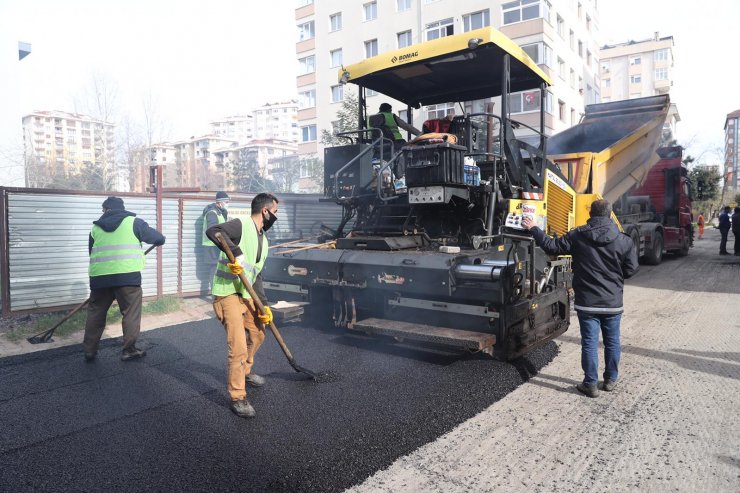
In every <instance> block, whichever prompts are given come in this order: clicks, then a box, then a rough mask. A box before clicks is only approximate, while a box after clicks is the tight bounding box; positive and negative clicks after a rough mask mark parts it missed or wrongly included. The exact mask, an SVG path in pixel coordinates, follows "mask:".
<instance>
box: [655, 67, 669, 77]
mask: <svg viewBox="0 0 740 493" xmlns="http://www.w3.org/2000/svg"><path fill="white" fill-rule="evenodd" d="M655 80H668V69H667V68H656V69H655Z"/></svg>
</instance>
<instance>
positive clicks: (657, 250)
mask: <svg viewBox="0 0 740 493" xmlns="http://www.w3.org/2000/svg"><path fill="white" fill-rule="evenodd" d="M661 260H663V234H662V233H658V232H656V233H655V239H654V240H653V244H652V248H651V249H650V251H648V252H645V263H646V264H648V265H658V264H659V263H660V261H661Z"/></svg>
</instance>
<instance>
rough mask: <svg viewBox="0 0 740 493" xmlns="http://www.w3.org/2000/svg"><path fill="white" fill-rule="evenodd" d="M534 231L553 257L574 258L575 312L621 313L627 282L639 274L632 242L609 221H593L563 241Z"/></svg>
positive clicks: (570, 232)
mask: <svg viewBox="0 0 740 493" xmlns="http://www.w3.org/2000/svg"><path fill="white" fill-rule="evenodd" d="M531 231H532V235H533V236H534V239H535V241H536V242H537V244H538V245H539V246H540V247H542V249H543V250H545V251H546V252H547V253H549V254H550V255H572V256H573V289H574V290H575V292H576V300H575V307H576V310H578V311H583V312H588V313H601V314H611V313H622V311H623V309H622V298H623V289H624V280H625V279H628V278H630V277H632V275H634V274H635V272H637V269H638V267H639V264H638V263H637V252H635V247H634V243H632V238H630V237H629V236H627V235H626V234H624V233H621V232H620V231H619V229H617V225H616V224H614V222H613V221H612V220H611V219H610V218H608V217H594V218H591V219H589V221H588V224H586V225H585V226H581V227H579V228H576V229H574V230H572V231H569V232H568V233H567V234H566V235H565V236H562V237H560V238H551V237H549V236H547V235H546V234H545V233H544V232H543V231H542V230H541V229H539V228H537V227H535V228H532V230H531Z"/></svg>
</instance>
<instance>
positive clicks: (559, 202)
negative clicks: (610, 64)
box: [262, 28, 667, 359]
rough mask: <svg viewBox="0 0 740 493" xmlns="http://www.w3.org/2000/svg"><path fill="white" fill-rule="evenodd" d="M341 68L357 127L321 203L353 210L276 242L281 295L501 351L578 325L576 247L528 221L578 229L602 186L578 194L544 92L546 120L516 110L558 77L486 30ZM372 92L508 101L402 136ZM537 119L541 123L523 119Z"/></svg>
mask: <svg viewBox="0 0 740 493" xmlns="http://www.w3.org/2000/svg"><path fill="white" fill-rule="evenodd" d="M338 78H339V81H340V82H341V83H349V84H355V85H356V86H357V89H358V96H359V97H358V101H359V108H358V113H359V117H358V129H357V130H355V131H350V132H342V133H340V134H337V135H338V137H341V138H343V139H345V142H346V143H345V144H343V145H339V146H333V147H327V148H326V149H325V150H324V171H325V174H324V195H325V197H326V198H325V199H324V200H331V201H334V202H336V203H337V204H339V205H341V207H342V210H343V216H342V220H341V221H340V223H339V224H337V225H331V231H329V232H328V233H327V235H326V238H323V239H322V241H320V242H319V243H315V244H305V245H302V244H292V245H290V246H289V247H285V248H281V247H278V248H275V249H274V250H273V252H274V253H273V252H271V256H270V258H269V259H268V261H267V263H266V265H265V268H264V270H263V271H262V275H263V280H264V284H263V285H264V287H265V290H266V291H267V293H268V296H269V297H270V298H271V299H281V300H286V301H302V302H306V303H307V305H306V307H305V308H306V312H307V314H308V315H309V316H311V315H312V316H313V317H314V318H316V317H317V318H318V320H319V321H320V323H322V322H323V323H333V324H334V325H336V326H340V327H345V328H347V329H349V330H353V331H357V332H360V333H365V334H370V335H373V336H380V337H386V338H387V337H391V338H394V339H395V340H397V341H402V342H409V343H414V344H418V345H422V346H424V345H432V346H435V347H436V346H442V347H445V348H448V349H455V350H461V351H469V352H483V353H486V354H490V355H493V356H495V357H498V358H502V359H511V358H515V357H517V356H519V355H521V354H524V353H525V352H527V351H530V350H531V349H533V348H535V347H538V346H539V345H541V344H544V343H546V342H547V341H550V340H552V339H553V338H555V337H557V336H558V335H560V334H562V333H563V332H565V331H566V330H567V328H568V326H569V323H570V305H571V294H572V289H571V268H570V258H569V257H562V258H554V257H550V256H548V255H547V254H546V253H545V252H544V251H543V250H542V249H540V248H539V247H538V246H537V245H536V244H535V242H534V241H533V239H532V237H531V235H529V234H528V232H525V231H524V230H523V229H522V227H521V222H522V219H523V218H524V217H525V216H530V217H532V218H533V219H534V220H535V221H536V223H537V224H538V225H539V226H540V227H542V228H543V229H544V230H545V231H547V232H548V233H549V234H559V235H562V234H565V233H566V232H567V231H569V230H570V229H572V228H574V227H575V226H577V225H578V224H579V219H581V220H582V222H585V216H584V215H583V213H582V212H583V210H586V209H587V208H588V207H589V206H590V203H591V201H593V200H594V199H595V198H598V196H599V191H597V190H584V193H578V192H577V191H576V189H575V188H574V187H573V185H571V183H570V179H569V175H568V174H567V173H564V172H563V171H562V170H563V166H562V165H561V164H558V163H557V162H554V161H552V160H551V159H549V158H548V139H547V137H546V135H545V110H544V106H545V105H544V104H540V105H539V115H538V117H539V118H538V124H532V122H531V121H529V124H527V123H526V122H522V121H515V120H514V119H512V116H511V114H510V106H509V95H510V94H511V93H514V92H519V91H528V94H530V97H531V99H532V100H533V101H537V100H539V101H545V98H546V88H547V86H548V85H549V84H550V79H549V78H548V76H547V75H546V74H545V73H544V72H543V71H542V70H541V69H540V68H539V67H538V66H537V64H536V63H535V62H534V61H533V60H531V59H530V58H529V57H528V56H527V54H526V53H524V51H523V50H522V49H521V48H520V47H519V46H517V45H516V43H514V42H513V41H511V40H510V39H509V38H507V37H506V36H504V35H503V34H502V33H500V32H499V31H497V30H496V29H494V28H483V29H479V30H475V31H470V32H467V33H464V34H460V35H453V36H447V37H444V38H440V39H436V40H432V41H428V42H424V43H420V44H417V45H413V46H410V47H406V48H402V49H399V50H395V51H392V52H389V53H384V54H381V55H378V56H376V57H373V58H369V59H366V60H363V61H362V62H359V63H357V64H355V65H350V66H347V67H342V69H341V70H340V71H339V74H338ZM370 90H372V91H375V92H377V93H382V94H384V95H386V96H388V97H391V98H393V99H395V100H397V101H401V102H402V103H404V104H406V107H407V111H408V114H409V115H410V116H411V115H413V111H414V109H418V108H420V107H421V106H422V105H434V104H440V103H449V102H464V101H474V100H482V99H486V98H493V97H500V98H501V103H500V106H501V109H500V113H499V114H494V113H493V112H492V111H486V112H482V113H472V114H463V115H461V116H456V117H454V119H453V121H452V122H451V125H450V127H449V129H448V131H447V132H445V133H440V134H431V135H427V136H422V137H420V138H418V139H415V141H412V142H410V143H409V144H408V145H403V146H401V147H399V146H398V144H397V143H396V142H394V141H392V140H389V139H388V138H386V137H384V135H383V132H382V131H381V129H378V128H372V127H369V126H368V120H369V119H368V112H367V94H368V91H370ZM632 104H637V103H632ZM666 104H667V99H666ZM643 110H645V108H643ZM646 111H650V110H645V111H643V113H644V112H646ZM661 111H662V115H663V118H665V114H666V113H667V106H666V107H665V108H662V109H661ZM653 118H654V119H655V120H656V124H657V123H658V122H657V120H658V118H659V115H653ZM659 123H660V125H662V121H661V122H659ZM525 128H526V129H528V130H529V135H528V136H521V135H519V134H517V133H516V132H515V129H519V131H521V130H522V129H525ZM632 130H634V129H632ZM623 133H624V134H625V135H626V134H629V133H631V132H629V131H625V132H623ZM651 135H652V134H651ZM636 140H639V139H636ZM628 147H629V146H628ZM653 149H654V148H653ZM634 150H635V149H634V148H632V149H631V151H630V152H633V151H634ZM576 151H578V149H575V148H574V149H568V148H567V147H565V146H564V147H563V148H562V149H561V152H562V153H566V152H568V153H572V152H576ZM590 152H593V151H590ZM645 154H646V156H648V155H649V154H650V153H649V152H646V153H645ZM648 158H650V159H652V157H651V156H648ZM585 192H587V193H585Z"/></svg>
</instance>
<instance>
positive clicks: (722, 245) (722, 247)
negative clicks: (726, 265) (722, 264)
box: [719, 229, 730, 253]
mask: <svg viewBox="0 0 740 493" xmlns="http://www.w3.org/2000/svg"><path fill="white" fill-rule="evenodd" d="M729 232H730V230H729V229H720V230H719V234H721V235H722V239H720V240H719V253H727V233H729Z"/></svg>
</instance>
